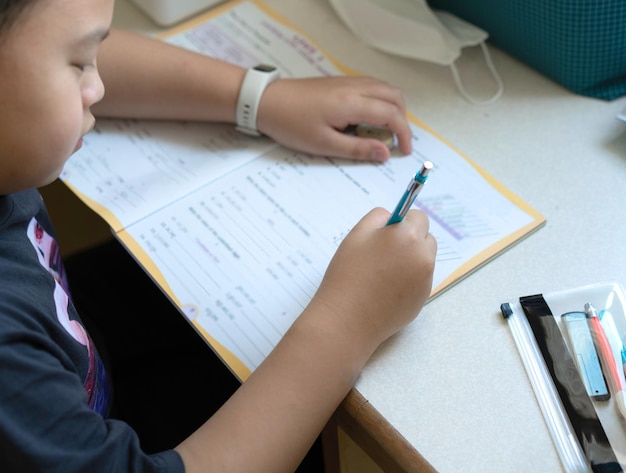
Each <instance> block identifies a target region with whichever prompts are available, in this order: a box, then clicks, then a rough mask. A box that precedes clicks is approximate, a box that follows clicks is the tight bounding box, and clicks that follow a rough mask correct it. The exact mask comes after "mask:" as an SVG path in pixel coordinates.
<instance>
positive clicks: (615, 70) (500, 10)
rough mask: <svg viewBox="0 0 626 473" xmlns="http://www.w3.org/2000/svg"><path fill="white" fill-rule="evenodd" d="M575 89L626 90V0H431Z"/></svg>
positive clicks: (612, 93) (611, 93)
mask: <svg viewBox="0 0 626 473" xmlns="http://www.w3.org/2000/svg"><path fill="white" fill-rule="evenodd" d="M428 4H429V5H430V6H431V7H432V8H434V9H439V10H446V11H448V12H450V13H453V14H455V15H457V16H459V17H460V18H463V19H464V20H466V21H469V22H470V23H473V24H474V25H476V26H478V27H480V28H482V29H484V30H485V31H487V33H489V41H490V42H491V43H493V44H494V45H496V46H498V47H499V48H501V49H502V50H504V51H506V52H508V53H509V54H511V55H512V56H515V57H516V58H518V59H520V60H521V61H523V62H525V63H526V64H528V65H529V66H531V67H533V68H534V69H536V70H537V71H539V72H541V73H542V74H544V75H545V76H547V77H549V78H550V79H552V80H554V81H555V82H557V83H559V84H561V85H563V86H564V87H566V88H568V89H569V90H571V91H572V92H575V93H577V94H581V95H585V96H588V97H595V98H599V99H604V100H613V99H615V98H617V97H620V96H622V95H625V94H626V0H428Z"/></svg>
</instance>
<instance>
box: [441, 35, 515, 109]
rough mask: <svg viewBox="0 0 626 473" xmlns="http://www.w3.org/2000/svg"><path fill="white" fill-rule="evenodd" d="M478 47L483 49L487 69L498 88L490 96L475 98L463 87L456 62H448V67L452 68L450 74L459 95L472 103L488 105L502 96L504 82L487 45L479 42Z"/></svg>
mask: <svg viewBox="0 0 626 473" xmlns="http://www.w3.org/2000/svg"><path fill="white" fill-rule="evenodd" d="M480 47H481V49H482V50H483V55H484V56H485V62H486V63H487V67H488V68H489V71H491V75H492V76H493V79H494V80H495V81H496V85H497V86H498V90H497V91H496V93H495V94H494V95H493V96H492V97H490V98H488V99H485V100H477V99H475V98H474V97H472V96H471V95H469V94H468V93H467V91H466V90H465V87H463V83H462V82H461V78H460V77H459V71H458V70H457V68H456V64H455V63H452V64H450V69H451V70H452V75H453V76H454V82H455V83H456V87H457V89H459V92H460V93H461V95H462V96H463V97H465V99H466V100H467V101H468V102H470V103H473V104H474V105H490V104H492V103H494V102H495V101H497V100H498V99H499V98H500V97H501V96H502V92H503V91H504V84H503V83H502V79H501V78H500V74H498V71H497V70H496V66H494V64H493V61H492V60H491V55H490V54H489V49H487V45H486V44H485V43H484V42H483V43H480Z"/></svg>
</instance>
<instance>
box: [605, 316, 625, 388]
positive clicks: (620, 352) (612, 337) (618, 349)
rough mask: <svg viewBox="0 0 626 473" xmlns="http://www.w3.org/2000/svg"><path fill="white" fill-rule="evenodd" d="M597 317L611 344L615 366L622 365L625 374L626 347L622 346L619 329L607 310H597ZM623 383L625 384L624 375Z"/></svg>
mask: <svg viewBox="0 0 626 473" xmlns="http://www.w3.org/2000/svg"><path fill="white" fill-rule="evenodd" d="M598 318H599V319H600V322H601V323H602V327H603V328H604V331H605V333H606V337H607V338H608V339H609V343H610V344H611V349H612V350H613V358H615V363H617V366H620V365H621V366H622V373H623V374H624V375H626V347H624V342H623V341H622V337H620V334H619V331H618V330H617V326H616V325H615V321H614V320H613V315H612V314H611V312H609V311H608V310H605V309H603V310H601V311H600V312H598ZM624 383H625V384H626V377H625V380H624Z"/></svg>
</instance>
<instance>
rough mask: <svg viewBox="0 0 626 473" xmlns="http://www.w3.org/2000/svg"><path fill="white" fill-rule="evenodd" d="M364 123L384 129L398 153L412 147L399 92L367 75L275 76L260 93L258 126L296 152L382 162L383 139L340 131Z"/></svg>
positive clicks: (384, 154) (384, 153) (386, 153)
mask: <svg viewBox="0 0 626 473" xmlns="http://www.w3.org/2000/svg"><path fill="white" fill-rule="evenodd" d="M362 123H367V124H369V125H376V126H382V127H386V128H388V129H389V130H390V131H391V132H393V133H394V134H395V135H396V137H397V143H398V147H399V148H400V150H401V152H402V153H404V154H409V153H410V152H411V130H410V128H409V124H408V122H407V119H406V114H405V108H404V99H403V96H402V93H401V91H400V90H399V89H397V88H395V87H392V86H390V85H388V84H386V83H384V82H381V81H378V80H376V79H372V78H369V77H324V78H313V79H282V80H278V81H276V82H274V83H273V84H271V85H270V86H269V87H268V88H267V89H266V90H265V93H264V94H263V97H262V99H261V103H260V105H259V114H258V123H257V125H258V128H259V130H260V131H261V132H262V133H264V134H266V135H268V136H270V137H272V138H273V139H274V140H276V141H277V142H279V143H281V144H283V145H285V146H287V147H289V148H292V149H295V150H298V151H303V152H306V153H312V154H317V155H322V156H334V157H340V158H349V159H356V160H363V161H376V162H383V161H386V160H387V159H388V158H389V149H388V148H387V146H386V145H385V144H384V143H382V142H381V141H378V140H376V139H373V138H363V137H356V136H350V135H347V134H345V133H343V132H342V131H343V130H345V129H346V128H347V127H348V126H350V125H359V124H362Z"/></svg>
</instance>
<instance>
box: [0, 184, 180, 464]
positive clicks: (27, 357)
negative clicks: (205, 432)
mask: <svg viewBox="0 0 626 473" xmlns="http://www.w3.org/2000/svg"><path fill="white" fill-rule="evenodd" d="M95 270H97V269H96V268H94V271H95ZM110 393H111V390H110V387H109V382H108V379H107V375H106V372H105V369H104V367H103V364H102V362H101V360H100V357H99V356H98V353H97V351H96V349H95V346H94V344H93V342H92V341H91V338H90V337H89V335H88V334H87V332H86V330H85V328H84V326H83V324H82V323H81V320H80V317H79V316H78V314H77V313H76V310H75V309H74V306H73V304H72V301H71V297H70V296H69V290H68V289H67V281H66V278H65V274H64V271H63V265H62V262H61V257H60V253H59V250H58V247H57V243H56V240H55V238H54V231H53V229H52V226H51V224H50V221H49V218H48V214H47V211H46V209H45V206H44V204H43V200H42V198H41V196H40V194H39V192H38V191H37V190H34V189H33V190H28V191H24V192H20V193H17V194H13V195H9V196H0V471H1V472H3V473H13V472H16V473H17V472H19V473H27V472H38V473H48V472H63V473H72V472H87V471H88V472H90V473H98V472H124V473H135V472H137V473H139V472H141V473H143V472H163V473H183V472H184V467H183V464H182V460H181V458H180V456H179V455H178V454H177V453H176V452H175V451H173V450H168V451H165V452H161V453H159V454H155V455H148V454H146V453H145V452H143V451H142V449H141V447H140V445H139V439H138V438H137V435H136V433H135V432H134V431H133V430H132V429H131V427H130V426H129V425H128V424H126V423H124V422H121V421H119V420H115V419H109V418H107V413H108V411H109V408H110V403H111V394H110Z"/></svg>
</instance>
